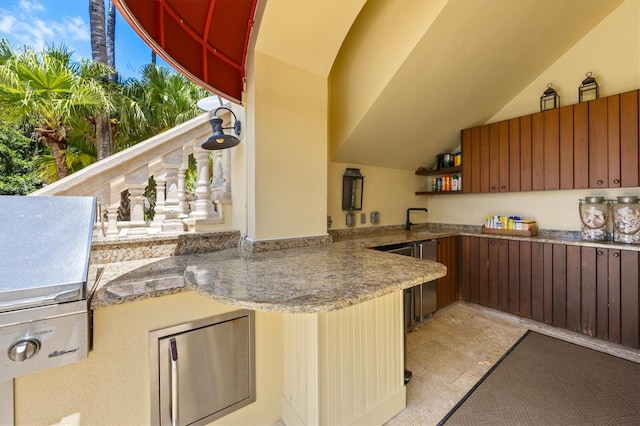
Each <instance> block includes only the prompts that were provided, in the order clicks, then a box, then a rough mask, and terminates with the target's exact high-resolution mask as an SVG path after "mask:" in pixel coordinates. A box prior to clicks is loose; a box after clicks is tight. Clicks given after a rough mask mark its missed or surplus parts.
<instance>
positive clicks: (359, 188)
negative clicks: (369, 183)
mask: <svg viewBox="0 0 640 426" xmlns="http://www.w3.org/2000/svg"><path fill="white" fill-rule="evenodd" d="M363 188H364V176H362V174H361V173H360V169H349V168H348V169H347V170H346V171H345V172H344V175H343V176H342V210H343V211H351V210H362V193H363Z"/></svg>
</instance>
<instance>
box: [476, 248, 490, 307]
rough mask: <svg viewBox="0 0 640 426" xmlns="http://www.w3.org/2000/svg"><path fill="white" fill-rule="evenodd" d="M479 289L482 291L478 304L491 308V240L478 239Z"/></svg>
mask: <svg viewBox="0 0 640 426" xmlns="http://www.w3.org/2000/svg"><path fill="white" fill-rule="evenodd" d="M477 272H478V274H477V275H476V276H477V277H478V287H479V290H480V294H479V301H478V303H479V304H481V305H482V306H489V288H490V284H489V280H490V278H489V240H488V239H487V238H478V271H477Z"/></svg>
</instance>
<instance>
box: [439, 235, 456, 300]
mask: <svg viewBox="0 0 640 426" xmlns="http://www.w3.org/2000/svg"><path fill="white" fill-rule="evenodd" d="M458 241H459V237H445V238H438V246H437V249H436V259H437V261H438V262H439V263H442V264H443V265H445V266H446V267H447V275H446V276H444V277H442V278H440V279H438V281H437V283H436V289H437V302H436V307H437V309H441V308H444V307H445V306H447V305H450V304H451V303H453V302H455V301H456V300H458V268H459V262H458V258H459V251H460V244H459V243H458Z"/></svg>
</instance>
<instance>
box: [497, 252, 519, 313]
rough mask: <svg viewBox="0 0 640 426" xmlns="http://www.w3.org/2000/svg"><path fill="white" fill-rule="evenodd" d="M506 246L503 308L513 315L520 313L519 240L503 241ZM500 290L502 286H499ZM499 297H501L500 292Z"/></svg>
mask: <svg viewBox="0 0 640 426" xmlns="http://www.w3.org/2000/svg"><path fill="white" fill-rule="evenodd" d="M505 243H506V244H507V246H508V254H507V258H508V265H507V268H508V277H507V286H506V287H507V288H506V289H505V290H506V291H507V296H506V298H505V299H506V302H505V303H506V306H505V308H504V309H503V310H506V311H507V312H509V313H512V314H514V315H519V314H520V242H519V241H515V240H510V241H505ZM500 290H501V291H502V288H500ZM500 299H501V300H502V299H503V295H502V293H500Z"/></svg>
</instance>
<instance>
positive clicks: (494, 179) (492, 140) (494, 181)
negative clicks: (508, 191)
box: [489, 123, 500, 192]
mask: <svg viewBox="0 0 640 426" xmlns="http://www.w3.org/2000/svg"><path fill="white" fill-rule="evenodd" d="M489 163H490V165H489V192H499V191H500V124H499V123H492V124H489Z"/></svg>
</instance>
